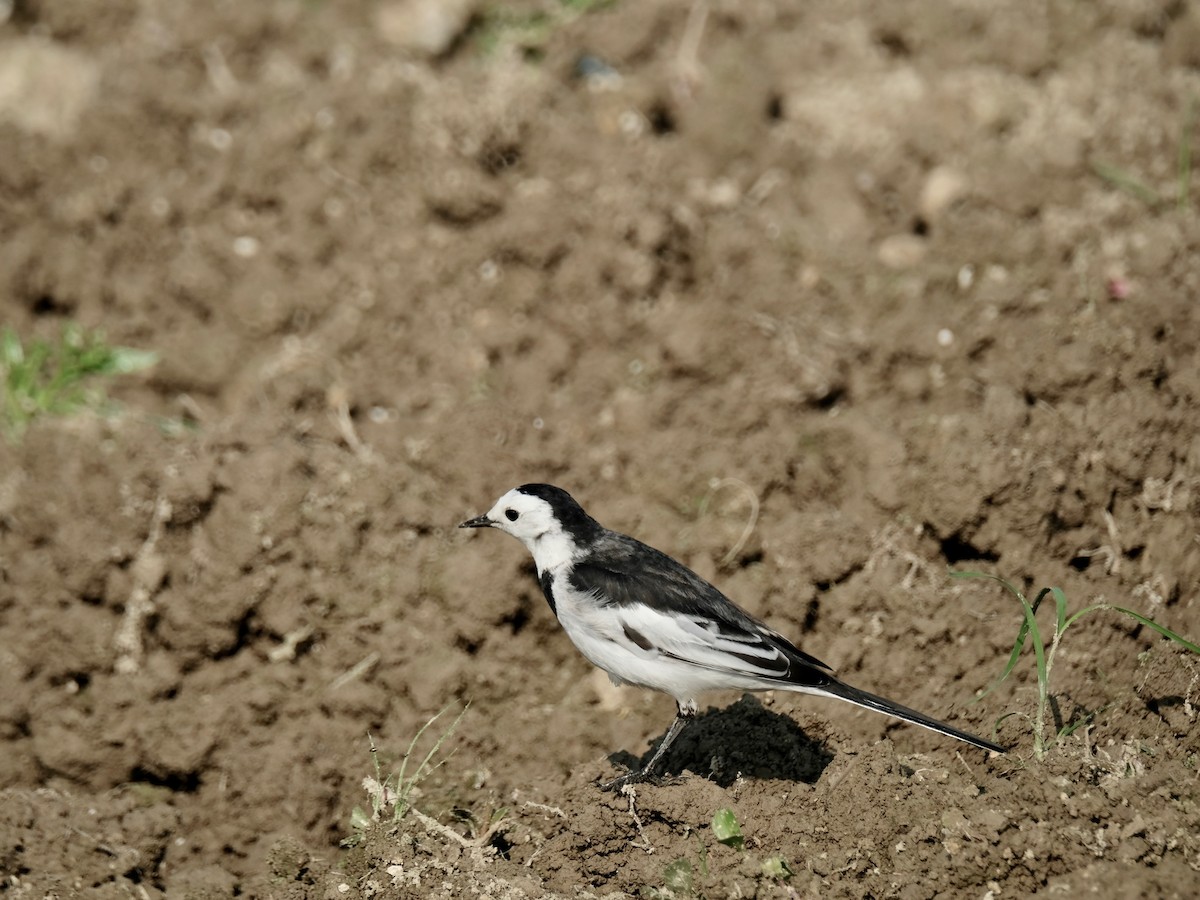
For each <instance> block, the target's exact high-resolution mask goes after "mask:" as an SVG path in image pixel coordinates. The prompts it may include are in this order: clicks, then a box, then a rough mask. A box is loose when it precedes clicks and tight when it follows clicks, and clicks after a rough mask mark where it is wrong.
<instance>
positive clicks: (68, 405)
mask: <svg viewBox="0 0 1200 900" xmlns="http://www.w3.org/2000/svg"><path fill="white" fill-rule="evenodd" d="M157 361H158V356H157V354H155V353H152V352H150V351H147V350H135V349H133V348H132V347H114V346H112V345H110V344H108V343H106V342H105V340H104V334H103V333H102V332H100V331H90V332H89V331H85V330H84V329H83V328H81V327H79V326H78V325H74V324H70V325H67V326H65V327H64V328H63V330H62V333H61V335H60V336H59V340H58V343H56V344H55V343H51V342H49V341H44V340H33V341H30V342H29V344H28V346H26V345H24V344H22V343H21V339H20V338H19V337H18V336H17V333H16V332H15V331H13V330H12V329H11V328H5V329H4V331H3V333H0V385H2V391H3V393H0V430H3V431H4V433H5V436H6V437H7V438H8V439H9V440H10V441H14V440H17V439H19V438H20V437H21V435H22V434H23V433H24V431H25V429H26V428H27V427H28V426H29V423H30V422H32V421H33V420H34V419H36V418H37V417H38V416H42V415H66V414H68V413H73V412H76V411H77V410H80V409H85V408H91V409H98V408H100V407H101V406H102V405H103V403H104V392H103V390H102V389H101V388H100V387H99V386H98V382H99V381H100V380H101V379H103V378H105V377H111V376H115V375H126V374H129V373H131V372H139V371H141V370H142V369H146V368H149V367H150V366H152V365H154V363H155V362H157Z"/></svg>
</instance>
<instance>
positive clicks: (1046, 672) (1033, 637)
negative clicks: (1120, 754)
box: [950, 571, 1200, 760]
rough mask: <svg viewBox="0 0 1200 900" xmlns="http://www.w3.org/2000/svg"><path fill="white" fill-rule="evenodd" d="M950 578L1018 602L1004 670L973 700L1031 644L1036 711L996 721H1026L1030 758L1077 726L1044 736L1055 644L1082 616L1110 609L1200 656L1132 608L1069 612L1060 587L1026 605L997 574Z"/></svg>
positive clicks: (1108, 605)
mask: <svg viewBox="0 0 1200 900" xmlns="http://www.w3.org/2000/svg"><path fill="white" fill-rule="evenodd" d="M950 576H951V577H952V578H986V579H988V580H989V581H995V582H997V583H999V584H1001V585H1003V586H1004V588H1005V589H1006V590H1007V591H1008V592H1009V593H1010V594H1012V595H1013V596H1014V597H1016V598H1017V600H1018V601H1020V603H1021V609H1022V611H1023V613H1024V618H1023V620H1022V622H1021V627H1020V629H1018V631H1017V639H1016V641H1015V643H1014V644H1013V648H1012V652H1011V653H1010V654H1009V657H1008V664H1007V665H1006V666H1005V667H1004V671H1003V672H1001V673H1000V677H999V678H997V679H996V680H995V681H994V682H992V684H991V685H989V686H988V687H987V689H986V690H984V691H983V692H982V693H981V694H980V695H979V696H978V697H976V698H975V699H976V700H977V701H978V700H981V699H983V698H984V697H986V696H987V695H988V694H990V693H991V692H992V691H993V690H995V689H996V688H997V687H999V686H1000V684H1001V683H1002V682H1003V681H1004V680H1005V679H1006V678H1008V676H1009V675H1010V674H1011V673H1012V671H1013V669H1015V668H1016V665H1017V661H1018V660H1019V659H1020V656H1021V653H1022V651H1023V650H1024V649H1025V641H1026V640H1027V639H1028V640H1030V641H1032V643H1033V657H1034V665H1035V666H1036V668H1037V682H1038V699H1037V710H1036V712H1035V713H1034V714H1033V715H1032V716H1028V715H1025V714H1024V713H1015V712H1014V713H1008V714H1007V715H1005V716H1002V717H1001V718H1000V719H999V720H997V722H996V726H997V727H999V725H1000V723H1001V722H1003V721H1004V719H1006V718H1008V717H1009V716H1012V715H1020V716H1022V717H1024V718H1026V719H1028V720H1029V722H1030V726H1031V727H1032V729H1033V753H1034V756H1036V757H1037V758H1038V759H1039V760H1041V759H1043V758H1044V757H1045V755H1046V751H1047V750H1049V749H1050V747H1051V746H1053V745H1054V743H1055V742H1056V741H1057V740H1058V739H1059V738H1063V737H1067V736H1068V735H1070V734H1071V733H1072V732H1073V731H1075V729H1077V728H1078V727H1079V725H1080V724H1081V723H1073V724H1069V725H1066V726H1064V727H1063V728H1061V729H1059V731H1057V732H1056V733H1055V734H1054V735H1053V736H1051V737H1049V738H1048V737H1047V736H1046V716H1047V713H1048V712H1049V709H1050V673H1051V671H1052V670H1053V668H1054V657H1055V654H1056V653H1057V652H1058V647H1059V644H1060V642H1061V641H1062V638H1063V635H1064V634H1065V633H1066V631H1067V629H1068V628H1070V627H1071V626H1072V625H1073V624H1075V623H1076V622H1078V621H1079V620H1080V619H1081V618H1083V617H1084V616H1086V615H1088V614H1089V613H1094V612H1100V611H1104V610H1111V611H1113V612H1117V613H1120V614H1121V615H1124V616H1129V617H1130V618H1131V619H1133V620H1135V621H1137V622H1139V623H1141V624H1142V625H1145V626H1146V627H1147V628H1151V629H1153V630H1154V631H1157V632H1158V633H1159V634H1161V635H1162V636H1163V637H1165V638H1170V639H1171V640H1172V641H1175V642H1176V643H1177V644H1179V645H1180V646H1182V647H1186V648H1187V649H1188V650H1191V651H1192V652H1193V653H1197V654H1200V646H1197V645H1196V644H1194V643H1192V642H1191V641H1189V640H1188V639H1187V638H1185V637H1183V636H1182V635H1179V634H1176V633H1175V632H1174V631H1172V630H1171V629H1169V628H1167V627H1165V626H1163V625H1160V624H1158V623H1157V622H1155V621H1154V620H1153V619H1151V618H1148V617H1147V616H1144V615H1142V614H1141V613H1139V612H1136V611H1134V610H1132V609H1126V608H1125V607H1123V606H1114V605H1112V604H1111V603H1095V604H1093V605H1091V606H1085V607H1084V608H1083V609H1079V610H1076V611H1075V612H1072V613H1069V612H1068V611H1067V597H1066V594H1064V593H1063V591H1062V589H1061V588H1057V587H1051V588H1043V589H1042V590H1041V592H1039V593H1038V595H1037V597H1036V598H1034V601H1033V602H1032V603H1030V602H1029V601H1028V600H1027V599H1026V598H1025V595H1024V594H1023V593H1021V591H1020V590H1018V589H1017V587H1016V586H1015V585H1014V584H1012V583H1011V582H1009V581H1006V580H1005V579H1003V578H1001V577H1000V576H998V575H992V574H990V573H986V572H955V571H951V572H950ZM1047 596H1052V597H1053V598H1054V605H1055V609H1056V617H1055V621H1054V633H1053V634H1052V635H1051V636H1050V642H1049V645H1047V643H1046V640H1045V638H1044V637H1043V635H1042V630H1041V628H1040V627H1039V625H1038V622H1037V611H1038V607H1039V606H1040V605H1041V603H1042V600H1044V599H1045V598H1046V597H1047Z"/></svg>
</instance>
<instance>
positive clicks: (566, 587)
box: [551, 566, 775, 703]
mask: <svg viewBox="0 0 1200 900" xmlns="http://www.w3.org/2000/svg"><path fill="white" fill-rule="evenodd" d="M569 568H570V567H569V566H561V567H559V568H558V569H557V570H556V571H554V575H553V579H552V582H551V585H552V589H553V591H554V602H555V605H556V612H557V613H558V621H559V622H560V623H561V624H562V627H563V630H564V631H565V632H566V633H567V637H569V638H570V639H571V642H572V643H574V644H575V646H576V647H577V648H579V652H580V653H582V654H583V655H584V657H585V658H586V659H587V660H588V661H589V662H591V663H592V664H593V665H596V666H599V667H600V668H601V669H603V670H604V671H606V672H607V673H608V674H609V675H610V676H612V678H613V680H615V681H617V682H618V683H626V684H636V685H639V686H641V687H647V688H651V689H653V690H656V691H662V692H663V693H666V694H670V695H671V696H672V697H674V698H675V699H676V700H677V701H679V702H681V703H687V702H689V701H692V700H694V699H695V697H696V695H697V694H699V693H702V692H704V691H710V690H718V689H722V688H740V689H742V690H763V689H765V688H769V687H774V686H775V685H774V684H773V683H772V682H770V681H768V680H765V679H764V678H762V677H761V676H757V675H755V674H752V673H749V672H745V671H738V670H737V669H736V668H734V667H732V666H728V667H727V666H726V665H723V664H722V663H723V662H726V661H727V662H729V663H734V662H735V660H734V659H733V658H731V657H728V656H722V655H721V654H719V653H709V654H705V655H704V657H701V658H700V662H701V663H702V664H699V665H698V664H696V663H693V662H688V661H687V660H685V659H680V658H678V656H677V655H674V654H666V653H663V652H661V651H660V650H658V649H657V648H656V647H654V646H652V647H651V648H650V649H648V650H647V649H646V648H644V647H641V646H639V645H638V643H637V642H635V639H632V638H631V637H630V630H632V633H636V634H637V635H639V636H641V637H642V638H645V639H648V640H649V642H650V643H651V644H656V643H657V644H658V645H660V646H667V645H676V646H677V647H678V649H679V650H681V651H684V653H683V655H687V656H695V655H697V654H696V653H695V652H691V653H689V652H687V649H685V647H686V648H688V649H690V650H692V651H699V650H706V649H707V647H706V646H705V645H706V644H707V641H706V640H705V639H706V638H708V637H709V636H708V635H701V634H699V633H696V634H692V633H691V632H695V631H698V629H696V628H695V626H694V625H691V623H690V622H683V621H676V618H675V617H674V616H671V615H670V614H665V613H657V612H654V611H653V610H649V609H647V608H645V607H640V608H636V607H635V608H622V607H618V606H605V605H603V604H600V603H597V602H596V600H595V599H594V598H593V597H591V596H589V595H587V594H581V593H580V592H579V591H577V590H575V588H573V587H572V586H571V583H570V580H569V578H568V576H567V573H568V571H569ZM689 626H690V627H689Z"/></svg>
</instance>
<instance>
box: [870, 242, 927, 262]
mask: <svg viewBox="0 0 1200 900" xmlns="http://www.w3.org/2000/svg"><path fill="white" fill-rule="evenodd" d="M926 252H928V247H927V246H926V244H925V241H923V240H922V239H921V238H919V237H917V235H915V234H893V235H891V236H890V237H885V238H884V239H883V240H882V241H880V242H879V250H878V255H879V261H880V262H881V263H883V264H884V265H885V266H887V267H888V268H889V269H912V268H915V267H916V266H919V265H920V264H921V263H922V262H923V261H924V259H925V254H926Z"/></svg>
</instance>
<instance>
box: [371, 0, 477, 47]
mask: <svg viewBox="0 0 1200 900" xmlns="http://www.w3.org/2000/svg"><path fill="white" fill-rule="evenodd" d="M474 11H475V10H474V0H395V2H392V3H384V4H382V5H381V6H380V7H379V8H378V9H377V10H376V11H375V27H376V28H378V29H379V34H380V36H382V37H383V39H384V40H385V41H387V42H388V43H389V44H393V45H394V46H396V47H399V48H401V49H403V50H408V51H410V52H412V53H415V54H418V55H422V56H428V57H435V56H441V55H442V54H443V53H445V52H446V51H447V50H449V49H450V48H451V47H452V46H453V45H454V42H455V41H456V40H458V36H459V35H461V34H462V33H463V31H465V30H466V27H467V23H468V22H470V20H471V16H472V14H473V13H474Z"/></svg>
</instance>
